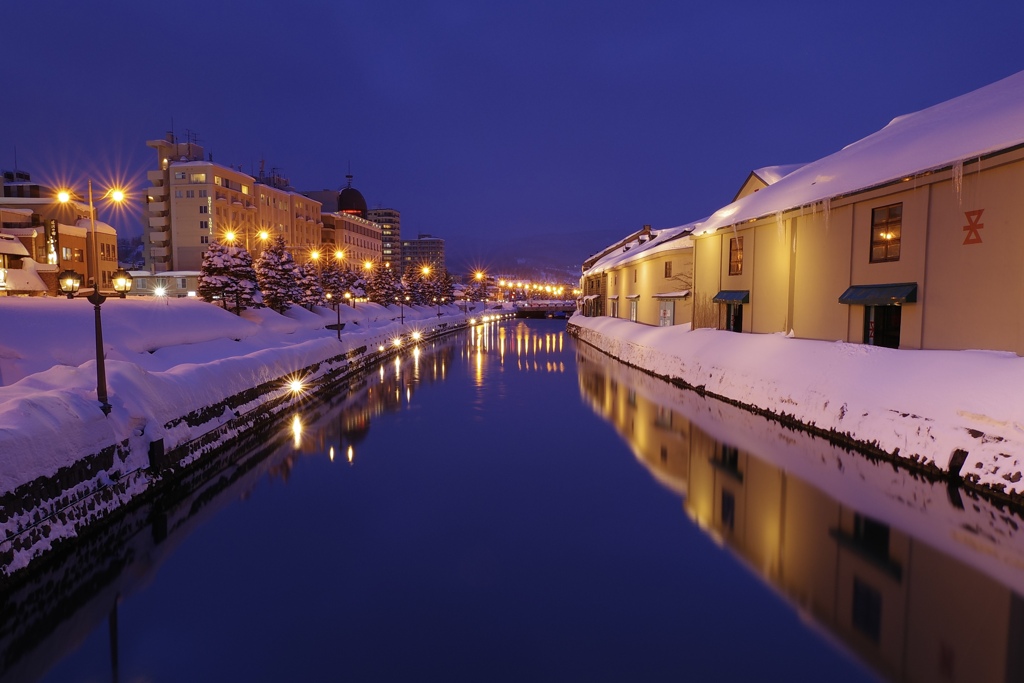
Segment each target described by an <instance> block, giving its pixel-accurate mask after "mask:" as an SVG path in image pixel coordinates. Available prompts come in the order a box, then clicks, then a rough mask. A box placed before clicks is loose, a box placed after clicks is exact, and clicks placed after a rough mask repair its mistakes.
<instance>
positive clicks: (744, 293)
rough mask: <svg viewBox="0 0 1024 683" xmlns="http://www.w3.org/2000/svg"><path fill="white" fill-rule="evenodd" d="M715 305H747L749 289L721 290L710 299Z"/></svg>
mask: <svg viewBox="0 0 1024 683" xmlns="http://www.w3.org/2000/svg"><path fill="white" fill-rule="evenodd" d="M712 301H714V302H715V303H716V304H749V303H750V290H749V289H723V290H722V291H721V292H719V293H718V294H715V298H714V299H712Z"/></svg>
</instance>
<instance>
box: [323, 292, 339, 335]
mask: <svg viewBox="0 0 1024 683" xmlns="http://www.w3.org/2000/svg"><path fill="white" fill-rule="evenodd" d="M326 296H327V300H328V301H330V300H331V299H333V298H334V296H333V295H332V294H331V293H330V292H327V294H326ZM333 303H334V311H335V313H337V314H338V324H337V325H335V326H334V328H335V329H336V330H337V331H338V341H341V303H340V302H333ZM328 327H330V325H328Z"/></svg>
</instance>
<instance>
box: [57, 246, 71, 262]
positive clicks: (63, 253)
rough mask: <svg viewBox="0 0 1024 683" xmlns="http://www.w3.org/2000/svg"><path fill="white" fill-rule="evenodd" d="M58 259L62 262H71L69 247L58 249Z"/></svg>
mask: <svg viewBox="0 0 1024 683" xmlns="http://www.w3.org/2000/svg"><path fill="white" fill-rule="evenodd" d="M60 258H61V260H62V261H70V260H71V247H61V248H60Z"/></svg>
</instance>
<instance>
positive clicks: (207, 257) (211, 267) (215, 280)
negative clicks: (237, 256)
mask: <svg viewBox="0 0 1024 683" xmlns="http://www.w3.org/2000/svg"><path fill="white" fill-rule="evenodd" d="M228 261H229V259H228V247H227V245H226V244H220V243H219V242H214V243H213V244H211V245H210V246H209V248H208V249H207V250H206V253H205V254H203V262H202V264H200V266H199V296H200V297H202V299H203V301H208V302H210V303H212V302H214V301H216V300H217V299H220V300H221V303H222V304H223V306H224V308H225V309H227V298H226V297H225V296H224V294H225V292H226V291H227V288H228V285H229V284H230V282H231V275H230V267H229V264H228Z"/></svg>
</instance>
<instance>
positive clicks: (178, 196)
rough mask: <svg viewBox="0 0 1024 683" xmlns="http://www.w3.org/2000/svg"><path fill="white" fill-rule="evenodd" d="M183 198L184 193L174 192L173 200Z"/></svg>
mask: <svg viewBox="0 0 1024 683" xmlns="http://www.w3.org/2000/svg"><path fill="white" fill-rule="evenodd" d="M183 196H184V193H182V191H181V190H175V191H174V198H175V199H181V198H182V197H183Z"/></svg>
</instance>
